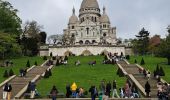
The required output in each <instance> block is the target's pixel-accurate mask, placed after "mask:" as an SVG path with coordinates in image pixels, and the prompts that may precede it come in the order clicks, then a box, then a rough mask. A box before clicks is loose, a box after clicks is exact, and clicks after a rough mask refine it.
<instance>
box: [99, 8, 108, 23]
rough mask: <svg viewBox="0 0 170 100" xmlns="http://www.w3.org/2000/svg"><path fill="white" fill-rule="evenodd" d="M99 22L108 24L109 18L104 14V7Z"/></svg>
mask: <svg viewBox="0 0 170 100" xmlns="http://www.w3.org/2000/svg"><path fill="white" fill-rule="evenodd" d="M100 22H101V23H110V19H109V17H108V16H107V14H106V8H105V7H103V14H102V16H101V17H100Z"/></svg>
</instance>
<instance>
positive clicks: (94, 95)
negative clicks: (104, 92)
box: [89, 86, 98, 100]
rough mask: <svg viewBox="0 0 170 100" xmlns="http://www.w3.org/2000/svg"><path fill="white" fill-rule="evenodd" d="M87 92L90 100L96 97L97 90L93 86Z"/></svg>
mask: <svg viewBox="0 0 170 100" xmlns="http://www.w3.org/2000/svg"><path fill="white" fill-rule="evenodd" d="M89 92H90V93H91V100H95V99H96V96H98V91H97V88H96V87H95V86H91V88H90V89H89Z"/></svg>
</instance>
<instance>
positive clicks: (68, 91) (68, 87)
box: [66, 84, 72, 98]
mask: <svg viewBox="0 0 170 100" xmlns="http://www.w3.org/2000/svg"><path fill="white" fill-rule="evenodd" d="M71 93H72V92H71V89H70V85H69V84H68V85H67V86H66V97H67V98H69V97H70V95H71Z"/></svg>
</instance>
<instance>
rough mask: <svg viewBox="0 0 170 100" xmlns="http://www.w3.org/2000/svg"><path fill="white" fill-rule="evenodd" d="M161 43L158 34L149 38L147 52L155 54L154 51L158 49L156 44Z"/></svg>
mask: <svg viewBox="0 0 170 100" xmlns="http://www.w3.org/2000/svg"><path fill="white" fill-rule="evenodd" d="M160 43H161V38H160V35H154V36H153V37H151V38H150V39H149V47H148V50H149V52H150V53H151V54H152V55H153V54H156V51H157V49H158V46H159V45H160Z"/></svg>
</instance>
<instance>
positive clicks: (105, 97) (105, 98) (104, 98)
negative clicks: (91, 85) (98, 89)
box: [103, 92, 109, 100]
mask: <svg viewBox="0 0 170 100" xmlns="http://www.w3.org/2000/svg"><path fill="white" fill-rule="evenodd" d="M103 100H109V96H108V93H107V92H106V93H105V94H104V95H103Z"/></svg>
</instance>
